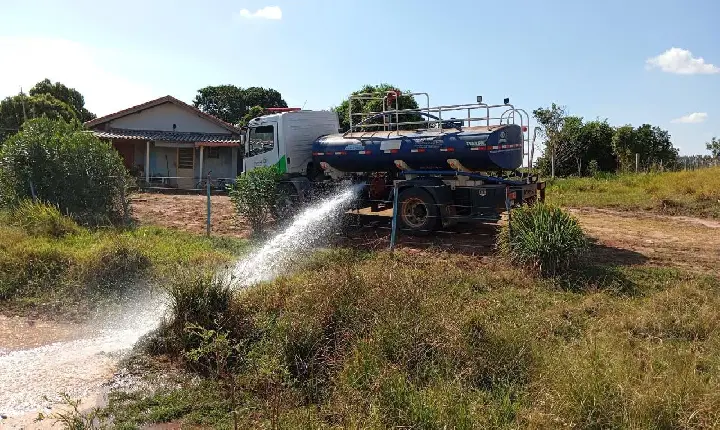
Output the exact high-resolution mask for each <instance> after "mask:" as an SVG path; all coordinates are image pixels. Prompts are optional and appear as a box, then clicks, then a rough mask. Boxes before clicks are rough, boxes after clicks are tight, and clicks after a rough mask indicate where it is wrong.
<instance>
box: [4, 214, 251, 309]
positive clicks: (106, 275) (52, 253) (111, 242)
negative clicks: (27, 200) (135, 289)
mask: <svg viewBox="0 0 720 430" xmlns="http://www.w3.org/2000/svg"><path fill="white" fill-rule="evenodd" d="M2 217H3V218H4V219H5V220H10V221H12V220H13V219H15V218H13V216H12V215H8V214H3V215H2ZM30 226H31V227H32V228H30V229H28V228H27V226H25V225H23V226H14V225H10V223H3V225H0V301H1V302H2V303H3V306H4V307H5V309H10V308H16V309H17V310H20V309H22V308H27V307H42V308H47V309H48V310H52V311H59V312H75V311H76V310H77V309H78V307H76V306H68V305H71V304H90V302H92V301H93V300H95V299H99V298H100V297H102V296H104V295H108V293H110V294H111V295H112V294H113V293H120V292H121V290H123V289H125V288H128V287H129V286H131V285H132V284H133V283H134V281H136V280H139V279H143V280H152V279H162V278H165V277H167V276H170V275H173V274H175V273H176V272H177V271H178V270H179V269H182V268H187V267H217V266H219V265H220V264H222V263H227V262H230V261H232V260H233V258H235V256H236V255H237V254H238V253H239V252H241V251H242V250H243V248H244V247H245V246H246V244H245V242H244V241H240V240H231V239H226V238H225V239H223V238H209V239H208V238H204V237H198V236H194V235H191V234H186V233H181V232H177V231H171V230H166V229H161V228H154V227H141V228H138V229H132V230H116V229H105V230H94V231H91V230H87V229H83V228H79V227H77V226H75V227H74V228H73V229H72V230H71V231H69V232H65V233H63V234H62V235H59V237H56V236H58V235H55V234H51V235H49V234H43V233H42V231H41V230H39V229H38V228H36V226H37V223H33V224H31V225H30Z"/></svg>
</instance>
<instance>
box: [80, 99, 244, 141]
mask: <svg viewBox="0 0 720 430" xmlns="http://www.w3.org/2000/svg"><path fill="white" fill-rule="evenodd" d="M163 103H172V104H174V105H176V106H179V107H181V108H183V109H185V110H188V111H190V112H193V113H194V114H196V115H198V116H200V117H202V118H205V119H207V120H208V121H210V122H213V123H215V124H217V125H219V126H220V127H223V128H224V129H226V130H228V131H229V132H232V133H240V129H239V128H237V127H235V126H234V125H232V124H229V123H227V122H225V121H223V120H221V119H220V118H216V117H214V116H212V115H210V114H207V113H205V112H203V111H201V110H200V109H198V108H196V107H195V106H191V105H189V104H187V103H185V102H183V101H180V100H178V99H176V98H175V97H173V96H165V97H160V98H159V99H155V100H150V101H149V102H145V103H142V104H139V105H137V106H133V107H130V108H127V109H123V110H121V111H119V112H115V113H112V114H110V115H105V116H102V117H100V118H95V119H93V120H90V121H87V122H86V123H85V127H88V128H95V127H96V126H98V125H100V124H104V123H106V122H108V121H112V120H114V119H117V118H122V117H124V116H127V115H130V114H132V113H136V112H140V111H143V110H145V109H150V108H153V107H155V106H159V105H161V104H163Z"/></svg>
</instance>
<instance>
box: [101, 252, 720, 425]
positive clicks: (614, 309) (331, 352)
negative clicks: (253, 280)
mask: <svg viewBox="0 0 720 430" xmlns="http://www.w3.org/2000/svg"><path fill="white" fill-rule="evenodd" d="M190 284H191V283H188V284H187V285H190ZM192 285H195V287H193V288H197V285H196V284H194V283H192ZM206 288H207V289H208V290H207V291H210V290H212V289H213V288H219V287H218V285H217V284H215V287H211V286H210V284H209V283H208V284H207V285H206ZM207 291H205V292H204V293H203V294H199V295H198V296H202V297H207V296H208V294H209V293H208V292H207ZM719 292H720V280H718V279H717V278H716V277H713V276H705V275H694V274H689V273H685V272H683V271H682V270H679V269H673V268H653V267H644V266H622V265H621V266H618V265H609V264H606V263H605V262H604V261H602V259H598V258H596V257H595V256H594V255H593V254H591V255H590V257H589V259H588V260H587V261H586V264H585V265H584V268H583V269H582V270H581V271H580V272H576V273H573V274H572V275H569V276H565V277H563V278H559V279H558V278H554V279H542V278H537V277H534V276H530V275H528V274H527V273H525V272H522V271H520V270H518V269H517V268H513V267H510V266H508V265H506V264H505V263H503V262H502V261H501V260H499V259H492V260H491V261H486V262H485V263H484V264H478V260H477V259H475V258H473V257H464V256H460V255H454V254H438V253H426V254H417V253H406V252H396V253H395V254H390V253H386V252H380V253H358V252H355V251H348V250H342V249H337V250H333V251H327V252H322V253H319V254H316V255H315V256H314V257H313V258H312V260H311V261H310V262H309V263H307V264H306V265H305V266H304V267H303V268H302V269H301V270H300V271H299V272H298V273H296V274H294V275H291V276H288V277H285V278H281V279H278V280H276V281H274V282H272V283H267V284H263V285H260V286H257V287H254V288H252V289H247V290H243V291H235V292H226V293H223V292H222V291H220V292H218V291H215V293H213V294H219V295H224V294H227V297H228V298H229V299H228V300H227V301H225V300H222V301H221V302H222V303H223V304H221V305H218V306H216V307H214V308H213V309H212V310H210V308H208V307H207V306H202V307H198V308H200V309H207V310H208V313H207V314H203V313H202V312H194V313H184V314H183V315H184V317H182V318H181V320H180V321H177V320H176V321H175V322H174V323H173V324H171V325H170V326H168V327H165V328H164V329H163V330H161V331H160V332H159V334H158V335H157V336H158V337H156V338H155V339H154V340H151V341H149V343H148V345H147V346H146V348H147V349H148V350H150V351H151V352H152V354H166V355H168V356H170V357H175V358H174V359H175V360H177V359H179V360H180V361H179V362H180V363H183V362H184V363H186V364H187V363H188V361H187V360H186V357H187V355H184V354H187V352H188V351H190V350H192V349H193V348H196V347H198V346H200V345H202V344H201V343H197V342H195V343H193V342H191V341H189V340H188V338H185V342H189V343H186V344H183V343H182V341H181V340H180V338H182V337H183V336H184V335H186V334H187V332H183V331H182V327H184V326H185V325H186V324H194V323H203V322H205V321H208V320H210V321H215V323H213V324H211V326H212V327H211V328H213V329H215V330H218V332H217V333H216V334H218V333H220V334H222V333H226V334H227V339H226V340H228V342H229V343H230V344H231V345H234V346H235V347H236V348H237V349H236V352H235V353H233V354H232V355H231V359H230V360H229V361H228V363H229V365H228V367H229V369H231V370H230V372H231V374H232V375H233V376H232V377H231V378H229V379H228V377H227V376H226V377H225V379H222V380H218V379H216V378H201V379H199V380H198V379H187V380H186V382H184V383H183V384H182V385H181V386H182V388H180V389H178V388H164V389H161V390H158V391H156V392H154V393H143V392H135V393H132V394H127V393H116V394H115V395H113V397H112V400H111V404H110V406H109V409H108V410H107V411H106V412H108V413H110V414H112V415H113V416H114V417H115V420H116V421H115V422H116V423H117V424H118V425H119V426H120V428H137V426H139V425H140V424H142V423H144V422H153V421H161V422H166V421H173V422H178V421H181V422H183V423H185V424H191V425H200V426H208V427H212V428H232V419H231V414H230V411H231V410H233V409H234V410H236V411H238V416H239V420H240V428H347V427H351V428H390V427H394V426H404V427H408V428H420V429H435V428H438V429H439V428H558V427H571V428H714V427H715V426H717V425H718V423H719V422H720V392H718V390H717V386H718V384H720V358H719V357H718V355H717V353H716V351H717V349H718V347H720V295H719V294H718V293H719ZM173 326H174V327H175V328H174V329H173ZM173 339H174V341H173ZM223 339H224V338H223ZM220 343H222V342H220ZM173 345H174V346H173ZM213 345H214V347H213V348H210V349H211V350H213V351H217V349H214V348H215V347H217V346H218V344H213ZM174 348H177V349H174ZM232 357H234V358H232ZM211 373H212V372H211ZM201 374H202V372H201ZM223 381H225V382H223ZM228 381H230V382H231V383H232V385H234V387H235V398H236V400H235V404H234V405H233V402H232V401H231V398H232V396H231V395H230V394H228V385H226V384H227V383H228Z"/></svg>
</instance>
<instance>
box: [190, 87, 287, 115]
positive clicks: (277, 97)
mask: <svg viewBox="0 0 720 430" xmlns="http://www.w3.org/2000/svg"><path fill="white" fill-rule="evenodd" d="M193 105H194V106H195V107H196V108H198V109H200V110H202V111H203V112H205V113H208V114H210V115H213V116H215V117H217V118H220V119H221V120H223V121H225V122H228V123H230V124H238V123H240V122H241V120H242V118H243V117H244V116H245V115H246V114H247V113H248V110H249V109H250V107H252V106H260V107H263V108H269V107H287V103H285V100H283V99H282V96H281V94H280V93H279V92H278V91H276V90H274V89H272V88H261V87H250V88H247V89H243V88H240V87H237V86H235V85H216V86H209V87H205V88H201V89H199V90H198V94H197V96H195V100H193Z"/></svg>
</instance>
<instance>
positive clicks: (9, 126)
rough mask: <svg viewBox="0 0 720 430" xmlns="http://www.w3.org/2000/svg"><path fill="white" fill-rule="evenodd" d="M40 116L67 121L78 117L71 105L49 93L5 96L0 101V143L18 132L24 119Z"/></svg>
mask: <svg viewBox="0 0 720 430" xmlns="http://www.w3.org/2000/svg"><path fill="white" fill-rule="evenodd" d="M41 117H46V118H49V119H63V120H65V121H68V122H71V121H75V120H77V119H78V118H77V114H76V113H75V110H74V109H73V108H72V107H71V106H69V105H68V104H67V103H65V102H63V101H60V100H58V99H56V98H55V97H53V96H51V95H49V94H37V95H34V96H27V95H25V94H19V95H17V96H12V97H7V98H5V99H4V100H3V101H1V102H0V145H2V142H3V141H4V140H5V139H6V138H7V137H8V136H10V135H12V134H15V133H16V132H18V131H19V130H20V127H21V126H22V124H23V123H24V122H25V120H26V119H33V118H41Z"/></svg>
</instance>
